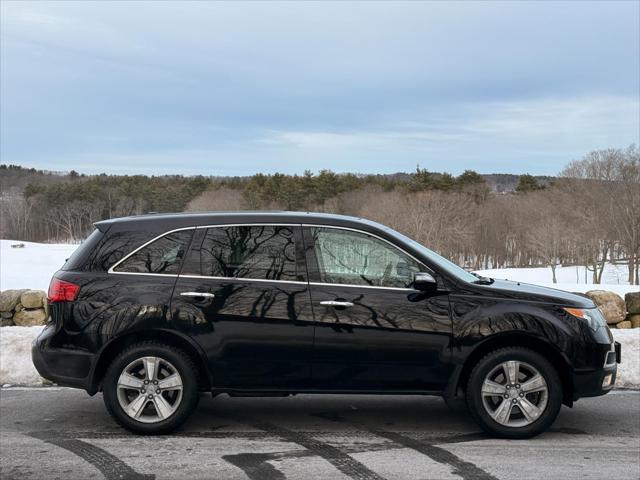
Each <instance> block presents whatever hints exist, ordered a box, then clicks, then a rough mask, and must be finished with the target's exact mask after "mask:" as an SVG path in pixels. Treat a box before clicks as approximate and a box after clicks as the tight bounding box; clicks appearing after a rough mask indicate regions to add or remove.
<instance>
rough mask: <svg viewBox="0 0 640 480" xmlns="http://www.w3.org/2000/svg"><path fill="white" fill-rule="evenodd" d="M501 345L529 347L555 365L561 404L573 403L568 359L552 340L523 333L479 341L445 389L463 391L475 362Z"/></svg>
mask: <svg viewBox="0 0 640 480" xmlns="http://www.w3.org/2000/svg"><path fill="white" fill-rule="evenodd" d="M504 347H523V348H528V349H529V350H533V351H535V352H537V353H539V354H541V355H543V356H544V357H545V358H547V359H548V360H549V361H550V362H551V364H552V365H553V366H554V367H555V368H556V371H557V372H558V375H559V376H560V380H561V381H562V403H564V404H565V405H568V406H572V405H573V380H572V376H571V371H572V369H571V364H570V362H569V360H568V359H567V358H566V357H565V356H564V355H563V353H562V352H561V351H560V350H559V349H558V348H557V347H556V346H555V345H553V344H552V343H551V342H549V341H547V340H544V339H542V338H540V337H537V336H534V335H528V334H526V333H523V332H504V333H499V334H496V335H493V336H491V337H488V338H487V339H486V340H484V341H482V342H481V343H479V344H478V345H477V346H476V347H475V348H474V349H473V350H472V351H471V353H470V354H469V355H468V356H467V358H466V359H465V361H464V363H463V364H462V366H461V367H460V368H459V369H458V370H457V375H456V374H454V376H453V377H452V379H451V383H450V385H449V387H448V388H447V391H448V392H450V394H453V396H455V397H457V396H458V392H459V391H460V390H462V391H464V390H465V388H466V385H467V381H468V380H469V376H470V374H471V370H473V367H474V366H475V365H476V364H477V363H478V361H479V360H480V359H481V358H482V357H484V356H485V355H487V354H489V353H490V352H493V351H495V350H498V349H500V348H504Z"/></svg>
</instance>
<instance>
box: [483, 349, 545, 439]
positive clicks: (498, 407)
mask: <svg viewBox="0 0 640 480" xmlns="http://www.w3.org/2000/svg"><path fill="white" fill-rule="evenodd" d="M481 395H482V404H483V406H484V408H485V410H486V411H487V413H488V414H489V416H491V418H493V420H495V421H496V422H498V423H499V424H500V425H504V426H506V427H525V426H527V425H530V424H532V423H533V422H535V421H536V420H537V419H538V418H540V416H541V415H542V413H543V412H544V410H545V408H546V406H547V401H548V399H549V388H548V386H547V382H546V380H545V378H544V377H543V376H542V375H541V374H540V372H538V370H536V368H535V367H533V366H531V365H529V364H528V363H525V362H521V361H517V360H509V361H507V362H503V363H501V364H499V365H498V366H496V367H495V368H493V369H492V370H491V371H490V372H489V373H488V374H487V376H486V377H485V379H484V382H483V383H482V392H481Z"/></svg>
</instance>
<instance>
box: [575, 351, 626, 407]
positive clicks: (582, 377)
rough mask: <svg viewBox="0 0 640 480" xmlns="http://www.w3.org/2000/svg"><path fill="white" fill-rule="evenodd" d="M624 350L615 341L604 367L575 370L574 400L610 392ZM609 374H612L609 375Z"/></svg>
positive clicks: (606, 355) (606, 356)
mask: <svg viewBox="0 0 640 480" xmlns="http://www.w3.org/2000/svg"><path fill="white" fill-rule="evenodd" d="M621 357H622V352H621V348H620V344H619V343H618V342H614V343H613V344H612V346H611V350H610V351H609V352H607V354H605V364H604V366H603V367H602V368H597V369H584V370H574V371H573V400H574V401H575V400H577V399H579V398H584V397H597V396H599V395H605V394H607V393H609V392H610V391H611V390H612V389H613V387H614V386H615V382H616V375H617V372H618V363H620V361H621ZM609 375H611V376H610V377H609Z"/></svg>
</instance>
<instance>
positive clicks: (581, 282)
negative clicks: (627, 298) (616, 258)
mask: <svg viewBox="0 0 640 480" xmlns="http://www.w3.org/2000/svg"><path fill="white" fill-rule="evenodd" d="M585 272H586V275H587V276H586V278H585ZM477 273H479V274H480V275H484V276H485V277H491V278H499V279H505V280H514V281H517V282H523V283H532V284H534V285H541V286H543V287H550V288H557V289H559V290H565V291H567V292H581V293H584V292H588V291H589V290H608V291H610V292H616V293H617V294H618V295H621V296H624V294H625V293H628V292H638V291H640V287H639V286H638V285H629V282H628V281H627V275H628V270H627V265H614V264H611V263H607V264H606V265H605V269H604V272H603V274H602V284H593V283H592V279H591V277H592V272H589V271H586V269H585V267H583V266H573V267H557V268H556V279H557V280H558V283H553V275H552V273H551V267H537V268H496V269H491V270H478V271H477Z"/></svg>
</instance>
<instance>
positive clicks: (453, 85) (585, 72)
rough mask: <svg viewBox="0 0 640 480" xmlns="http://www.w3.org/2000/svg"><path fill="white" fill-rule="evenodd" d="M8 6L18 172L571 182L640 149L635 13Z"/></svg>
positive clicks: (6, 89) (402, 6) (618, 7)
mask: <svg viewBox="0 0 640 480" xmlns="http://www.w3.org/2000/svg"><path fill="white" fill-rule="evenodd" d="M0 8H1V9H2V11H1V13H2V15H0V22H1V25H0V26H1V27H2V28H0V45H1V48H2V52H1V53H2V68H1V69H0V104H1V107H0V116H1V122H0V154H1V157H2V159H1V161H2V162H11V163H22V164H28V165H32V166H37V167H41V168H51V169H54V170H58V169H60V168H75V169H76V170H82V169H83V168H85V169H91V170H93V169H100V168H109V169H111V170H112V171H131V170H132V169H133V170H135V169H136V168H137V169H139V171H145V172H147V171H151V172H153V171H154V168H157V169H158V171H160V170H162V171H169V170H171V171H173V172H179V171H181V170H184V171H190V172H195V171H202V172H203V173H205V172H207V171H210V170H215V171H218V170H225V171H233V172H235V173H238V174H241V173H243V172H244V173H246V174H249V173H253V172H255V171H277V170H280V171H290V172H301V171H302V170H304V169H306V168H310V169H312V170H319V169H321V168H333V169H335V170H341V171H344V170H358V171H396V170H406V169H413V168H415V164H416V163H421V164H422V165H425V166H427V165H428V166H429V168H432V169H444V170H450V171H452V172H456V171H461V170H464V169H465V168H475V169H477V170H480V171H500V170H501V171H515V172H518V171H522V170H530V171H534V170H535V171H537V172H539V173H555V172H557V171H558V170H559V169H560V168H561V166H562V165H563V164H565V163H566V162H568V161H569V160H571V159H572V158H575V157H576V156H582V155H584V154H585V153H586V152H588V151H589V150H591V149H593V148H603V147H609V146H616V147H617V146H625V145H628V144H629V143H632V142H639V139H638V136H639V133H638V132H639V131H640V106H639V101H640V100H639V96H640V95H639V93H638V85H639V84H640V37H639V36H640V28H639V27H638V23H637V18H638V14H640V4H637V3H634V2H622V3H619V2H618V3H616V2H608V3H598V2H582V3H574V2H554V3H553V4H550V3H540V2H534V3H529V2H517V3H516V2H512V3H508V2H507V3H504V2H496V3H492V2H483V3H480V2H477V3H469V2H463V3H456V2H447V3H444V2H427V3H417V2H406V3H405V2H394V3H384V2H374V3H364V2H354V3H333V2H326V3H324V2H318V3H312V2H308V3H291V2H284V3H277V2H276V3H269V4H268V5H267V4H264V3H262V2H257V3H248V2H238V3H232V2H228V3H225V2H220V3H213V2H212V3H208V2H191V3H190V2H162V3H160V4H158V5H153V6H152V5H151V4H149V3H146V2H127V3H126V4H125V3H123V2H92V3H86V2H55V3H54V2H44V3H41V2H29V3H17V2H2V3H1V4H0ZM156 159H159V160H156ZM63 166H64V167H63ZM172 169H173V170H172Z"/></svg>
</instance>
